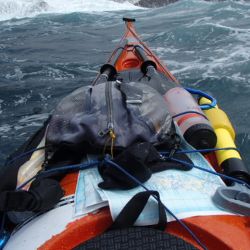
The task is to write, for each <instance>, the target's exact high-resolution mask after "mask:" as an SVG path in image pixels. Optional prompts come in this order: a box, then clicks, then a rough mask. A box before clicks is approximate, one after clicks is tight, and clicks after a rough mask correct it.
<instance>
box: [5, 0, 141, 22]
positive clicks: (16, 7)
mask: <svg viewBox="0 0 250 250" xmlns="http://www.w3.org/2000/svg"><path fill="white" fill-rule="evenodd" d="M138 8H139V7H136V6H135V5H133V4H132V3H130V2H128V1H112V0H98V1H97V0H96V1H93V0H0V21H3V20H8V19H12V18H24V17H33V16H36V15H38V14H44V13H72V12H102V11H117V10H133V9H138Z"/></svg>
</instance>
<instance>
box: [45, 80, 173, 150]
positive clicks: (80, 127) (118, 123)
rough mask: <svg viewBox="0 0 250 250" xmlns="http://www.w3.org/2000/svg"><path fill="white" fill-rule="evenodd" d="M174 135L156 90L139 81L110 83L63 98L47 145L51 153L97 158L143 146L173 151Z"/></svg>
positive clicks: (86, 88)
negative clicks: (108, 151) (168, 147)
mask: <svg viewBox="0 0 250 250" xmlns="http://www.w3.org/2000/svg"><path fill="white" fill-rule="evenodd" d="M174 134H175V128H174V126H172V118H171V116H170V114H169V112H168V109H167V106H166V103H165V101H164V99H163V97H162V96H161V94H159V93H158V92H157V91H156V90H155V89H153V88H151V87H150V86H148V85H147V84H145V83H141V82H130V83H121V82H118V81H116V82H111V81H109V82H104V83H100V84H97V85H94V86H85V87H81V88H79V89H77V90H76V91H74V92H73V93H71V94H70V95H69V96H67V97H65V98H64V99H63V100H62V101H61V102H60V103H59V105H58V106H57V108H56V109H55V111H54V113H53V114H52V117H51V120H50V123H49V125H48V129H47V135H46V143H47V144H49V145H52V146H53V148H54V152H55V151H56V150H60V148H61V147H63V148H65V147H68V148H70V149H71V150H75V151H78V152H85V153H86V151H87V153H89V151H91V150H93V149H94V150H95V153H98V152H99V153H100V152H103V150H104V148H105V149H108V148H112V147H114V149H116V150H117V149H124V148H126V147H128V146H130V145H133V144H135V143H137V142H145V141H146V142H150V143H152V144H154V145H158V144H162V143H168V144H169V145H172V146H173V147H174V145H175V144H176V141H175V140H176V137H175V136H173V135H174ZM52 151H53V150H52Z"/></svg>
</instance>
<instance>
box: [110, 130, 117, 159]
mask: <svg viewBox="0 0 250 250" xmlns="http://www.w3.org/2000/svg"><path fill="white" fill-rule="evenodd" d="M109 136H110V138H111V148H110V153H111V157H112V159H113V158H114V142H115V138H116V135H115V132H114V131H113V130H112V129H111V130H110V131H109Z"/></svg>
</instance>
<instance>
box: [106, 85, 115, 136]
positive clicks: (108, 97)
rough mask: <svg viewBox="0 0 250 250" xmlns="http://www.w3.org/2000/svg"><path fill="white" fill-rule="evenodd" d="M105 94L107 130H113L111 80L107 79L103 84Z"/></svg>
mask: <svg viewBox="0 0 250 250" xmlns="http://www.w3.org/2000/svg"><path fill="white" fill-rule="evenodd" d="M105 96H106V104H107V118H108V119H107V121H108V123H107V131H108V132H109V133H110V132H114V114H113V102H112V82H111V81H108V82H107V83H106V86H105Z"/></svg>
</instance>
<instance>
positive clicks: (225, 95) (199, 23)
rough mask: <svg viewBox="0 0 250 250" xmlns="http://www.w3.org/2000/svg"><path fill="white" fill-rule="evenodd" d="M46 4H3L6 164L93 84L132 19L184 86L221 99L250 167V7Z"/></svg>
mask: <svg viewBox="0 0 250 250" xmlns="http://www.w3.org/2000/svg"><path fill="white" fill-rule="evenodd" d="M39 2H41V1H34V0H30V1H28V0H27V1H24V0H12V1H11V0H8V1H7V0H0V165H2V163H3V161H4V160H5V159H6V157H7V156H8V155H9V154H10V153H11V152H12V151H14V150H15V149H16V148H17V147H19V146H20V145H21V144H22V143H23V142H24V141H25V140H26V139H27V138H29V137H30V136H31V135H32V134H33V133H34V131H36V130H37V129H38V128H39V127H40V126H41V125H42V123H43V121H44V120H46V118H47V117H48V115H49V114H50V113H51V112H52V111H53V108H54V107H55V105H56V104H57V103H58V101H59V100H60V99H61V98H62V97H64V96H65V95H67V94H68V93H70V92H71V91H72V90H74V89H76V88H78V87H80V86H82V85H87V84H90V83H91V81H92V80H93V78H94V77H95V76H96V74H97V72H98V70H99V68H100V66H101V65H102V64H103V63H105V61H106V59H107V58H108V56H109V54H110V53H111V52H112V50H113V49H114V47H115V46H116V44H117V42H118V41H119V39H120V37H121V35H122V33H123V31H124V24H123V22H122V17H123V16H130V17H135V18H136V19H137V22H136V28H137V31H138V33H139V34H140V35H141V38H142V39H143V40H144V41H145V42H146V43H147V44H148V45H149V46H150V47H151V48H152V49H153V51H154V52H155V53H156V54H157V55H158V56H159V57H160V58H161V60H162V61H163V62H164V63H166V64H167V66H168V68H169V69H170V70H171V71H172V72H173V74H174V75H175V76H176V77H177V78H178V79H179V81H180V83H181V84H183V85H184V86H189V87H193V88H199V89H202V90H204V91H209V92H210V93H211V94H212V95H214V96H215V97H216V98H217V99H218V103H219V106H220V107H221V108H222V109H224V110H225V111H226V112H227V114H228V115H229V117H230V119H231V121H232V123H233V124H234V126H235V129H236V131H237V146H238V147H239V149H240V151H241V152H242V156H243V158H244V160H245V162H246V163H247V165H248V166H250V149H249V148H250V4H249V3H247V2H244V1H239V2H233V1H227V2H217V3H216V2H204V1H198V0H191V1H190V0H186V1H185V0H184V1H179V2H177V3H174V4H171V5H168V6H165V7H162V8H158V9H140V8H138V7H134V6H133V5H131V4H129V3H126V2H125V3H122V4H119V3H114V2H112V1H108V0H96V1H94V2H95V3H93V1H90V0H89V1H80V0H74V1H73V0H72V1H66V0H64V1H58V0H54V1H52V0H47V1H43V2H45V3H46V4H40V3H39ZM69 2H70V3H69ZM37 3H38V4H37ZM38 14H39V15H38Z"/></svg>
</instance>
